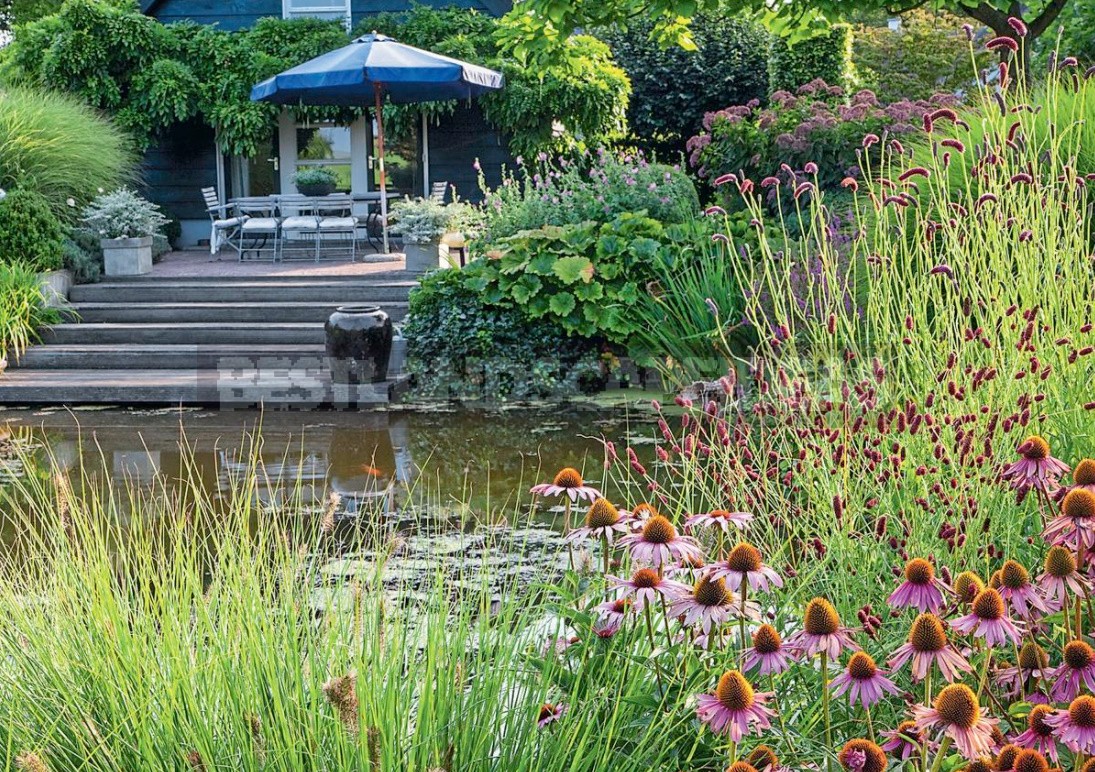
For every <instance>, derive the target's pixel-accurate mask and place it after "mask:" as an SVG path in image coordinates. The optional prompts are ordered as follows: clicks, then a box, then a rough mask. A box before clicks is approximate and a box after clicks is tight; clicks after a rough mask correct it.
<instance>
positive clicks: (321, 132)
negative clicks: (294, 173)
mask: <svg viewBox="0 0 1095 772" xmlns="http://www.w3.org/2000/svg"><path fill="white" fill-rule="evenodd" d="M296 133H297V168H298V169H299V168H304V167H308V166H322V167H324V168H326V169H330V170H331V171H333V172H334V173H335V174H336V175H337V177H338V183H337V186H338V190H339V191H342V192H346V193H348V192H349V191H350V189H351V185H350V179H351V174H350V166H351V164H352V162H353V158H352V155H351V152H350V127H349V126H338V125H336V124H333V123H319V124H316V123H312V124H302V123H298V124H297V131H296Z"/></svg>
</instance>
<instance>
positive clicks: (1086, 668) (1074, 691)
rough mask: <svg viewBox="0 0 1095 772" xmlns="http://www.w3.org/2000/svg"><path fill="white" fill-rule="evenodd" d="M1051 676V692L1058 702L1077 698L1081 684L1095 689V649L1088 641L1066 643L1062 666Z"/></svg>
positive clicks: (1089, 688)
mask: <svg viewBox="0 0 1095 772" xmlns="http://www.w3.org/2000/svg"><path fill="white" fill-rule="evenodd" d="M1050 678H1052V679H1053V686H1052V687H1051V689H1050V692H1049V694H1050V696H1051V697H1052V698H1053V699H1054V701H1056V702H1067V701H1069V700H1073V699H1076V695H1078V694H1079V693H1080V687H1081V686H1086V687H1087V688H1088V691H1095V649H1092V648H1091V646H1090V645H1088V643H1087V642H1086V641H1080V640H1076V641H1069V642H1068V643H1066V644H1065V648H1064V652H1063V653H1062V657H1061V664H1060V666H1058V668H1057V669H1056V670H1054V671H1053V674H1052V675H1051V676H1050Z"/></svg>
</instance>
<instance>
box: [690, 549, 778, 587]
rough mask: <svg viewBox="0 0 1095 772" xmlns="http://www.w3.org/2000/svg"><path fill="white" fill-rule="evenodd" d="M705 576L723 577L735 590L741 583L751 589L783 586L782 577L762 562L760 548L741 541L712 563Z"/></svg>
mask: <svg viewBox="0 0 1095 772" xmlns="http://www.w3.org/2000/svg"><path fill="white" fill-rule="evenodd" d="M707 576H709V577H710V578H712V579H725V580H726V586H727V587H729V588H730V589H731V590H737V589H738V588H740V587H741V586H742V585H743V584H745V585H747V586H748V588H749V589H750V590H752V591H760V592H768V591H769V590H770V589H771V588H770V585H775V586H776V587H782V586H783V578H782V577H781V576H780V575H779V574H777V573H776V572H775V570H773V569H772V568H771V567H770V566H766V565H765V564H764V563H763V562H762V558H761V554H760V550H758V549H757V548H756V547H754V546H753V545H752V544H749V543H747V542H741V543H740V544H738V545H737V546H735V547H734V548H733V549H732V550H730V554H728V555H727V556H726V558H725V559H724V560H720V561H719V562H717V563H712V564H711V565H710V566H708V568H707Z"/></svg>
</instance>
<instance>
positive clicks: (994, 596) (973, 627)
mask: <svg viewBox="0 0 1095 772" xmlns="http://www.w3.org/2000/svg"><path fill="white" fill-rule="evenodd" d="M951 627H953V628H954V629H955V630H957V631H958V632H960V633H967V634H968V633H972V634H973V635H974V636H976V637H978V638H984V639H985V643H987V644H988V645H989V646H1005V645H1007V644H1009V643H1012V644H1017V643H1019V641H1020V640H1021V639H1022V637H1023V634H1022V633H1021V632H1019V628H1018V627H1016V626H1015V623H1014V622H1012V621H1011V619H1009V618H1008V615H1007V607H1006V606H1005V605H1004V599H1003V598H1002V597H1000V593H999V592H998V591H996V590H994V589H992V588H991V587H988V588H986V589H984V590H982V591H981V592H980V593H979V594H978V595H977V597H976V598H974V599H973V603H972V604H971V606H970V613H969V614H966V615H965V616H964V617H959V618H958V619H956V620H954V621H953V622H952V623H951Z"/></svg>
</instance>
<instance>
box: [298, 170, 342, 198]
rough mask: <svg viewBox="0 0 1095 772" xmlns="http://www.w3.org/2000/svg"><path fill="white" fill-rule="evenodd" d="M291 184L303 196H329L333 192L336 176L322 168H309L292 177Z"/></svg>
mask: <svg viewBox="0 0 1095 772" xmlns="http://www.w3.org/2000/svg"><path fill="white" fill-rule="evenodd" d="M293 184H294V185H296V186H297V191H298V192H300V194H301V195H303V196H329V195H331V194H332V193H334V192H335V188H336V186H337V185H338V176H337V175H336V174H335V173H334V172H333V171H331V170H330V169H327V168H325V167H323V166H310V167H308V168H306V169H301V170H300V171H298V172H297V173H296V174H294V175H293Z"/></svg>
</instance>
